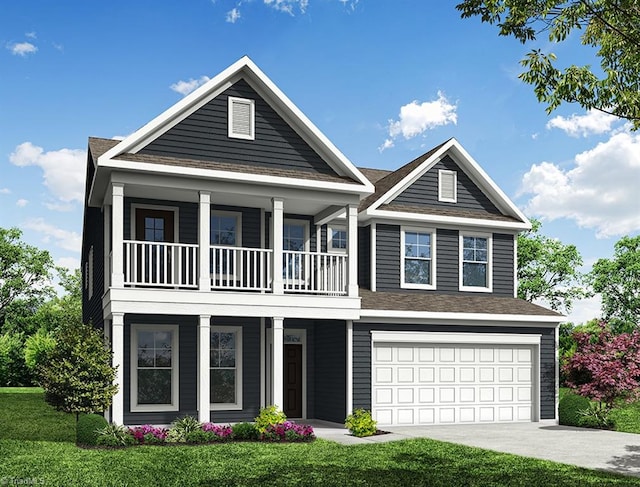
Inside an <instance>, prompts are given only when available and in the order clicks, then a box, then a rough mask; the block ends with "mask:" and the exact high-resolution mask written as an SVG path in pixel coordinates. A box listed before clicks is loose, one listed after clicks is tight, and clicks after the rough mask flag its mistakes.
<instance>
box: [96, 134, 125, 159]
mask: <svg viewBox="0 0 640 487" xmlns="http://www.w3.org/2000/svg"><path fill="white" fill-rule="evenodd" d="M119 143H120V141H119V140H115V139H102V138H99V137H89V152H91V157H93V160H94V161H97V160H98V157H100V156H101V155H102V154H104V153H105V152H107V151H108V150H109V149H111V148H113V147H115V146H116V145H118V144H119Z"/></svg>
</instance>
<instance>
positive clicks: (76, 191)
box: [9, 142, 87, 203]
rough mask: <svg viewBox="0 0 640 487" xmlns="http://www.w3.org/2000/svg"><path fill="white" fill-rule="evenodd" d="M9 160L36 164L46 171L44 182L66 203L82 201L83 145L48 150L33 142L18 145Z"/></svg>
mask: <svg viewBox="0 0 640 487" xmlns="http://www.w3.org/2000/svg"><path fill="white" fill-rule="evenodd" d="M9 160H10V161H11V162H12V163H13V164H15V165H16V166H20V167H26V166H37V167H39V168H41V169H42V171H43V172H44V174H43V178H44V185H45V186H46V187H47V188H49V190H50V191H51V193H52V194H53V195H54V196H55V197H56V198H58V199H60V200H61V201H63V202H65V203H71V202H73V201H78V202H81V201H82V199H83V196H84V179H85V164H86V160H87V153H86V151H84V150H80V149H60V150H57V151H49V152H45V151H44V149H43V148H42V147H38V146H36V145H33V144H32V143H31V142H23V143H22V144H20V145H19V146H17V147H16V148H15V150H14V151H13V152H12V153H11V155H10V156H9Z"/></svg>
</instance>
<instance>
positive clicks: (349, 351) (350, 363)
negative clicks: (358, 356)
mask: <svg viewBox="0 0 640 487" xmlns="http://www.w3.org/2000/svg"><path fill="white" fill-rule="evenodd" d="M352 412H353V321H351V320H347V416H348V415H349V414H351V413H352Z"/></svg>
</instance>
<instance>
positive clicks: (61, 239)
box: [23, 218, 82, 252]
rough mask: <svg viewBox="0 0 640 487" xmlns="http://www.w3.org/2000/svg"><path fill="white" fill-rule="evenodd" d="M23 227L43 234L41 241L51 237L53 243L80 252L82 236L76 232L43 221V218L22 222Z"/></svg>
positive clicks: (46, 241)
mask: <svg viewBox="0 0 640 487" xmlns="http://www.w3.org/2000/svg"><path fill="white" fill-rule="evenodd" d="M23 226H24V228H28V229H29V230H34V231H36V232H38V233H40V234H42V235H43V242H45V243H48V242H50V241H51V239H53V240H54V241H55V244H56V245H57V246H58V247H60V248H63V249H65V250H70V251H73V252H80V248H81V246H82V237H81V236H80V235H79V234H78V233H76V232H70V231H68V230H63V229H61V228H58V227H55V226H53V225H51V224H49V223H46V222H45V221H44V218H33V219H31V220H28V221H27V222H25V223H24V224H23Z"/></svg>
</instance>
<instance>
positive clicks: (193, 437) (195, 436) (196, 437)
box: [185, 429, 216, 444]
mask: <svg viewBox="0 0 640 487" xmlns="http://www.w3.org/2000/svg"><path fill="white" fill-rule="evenodd" d="M215 439H216V434H215V433H214V432H213V431H204V430H201V429H200V430H195V431H189V432H188V433H186V435H185V441H186V442H187V443H195V444H201V443H212V442H214V441H215Z"/></svg>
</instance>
